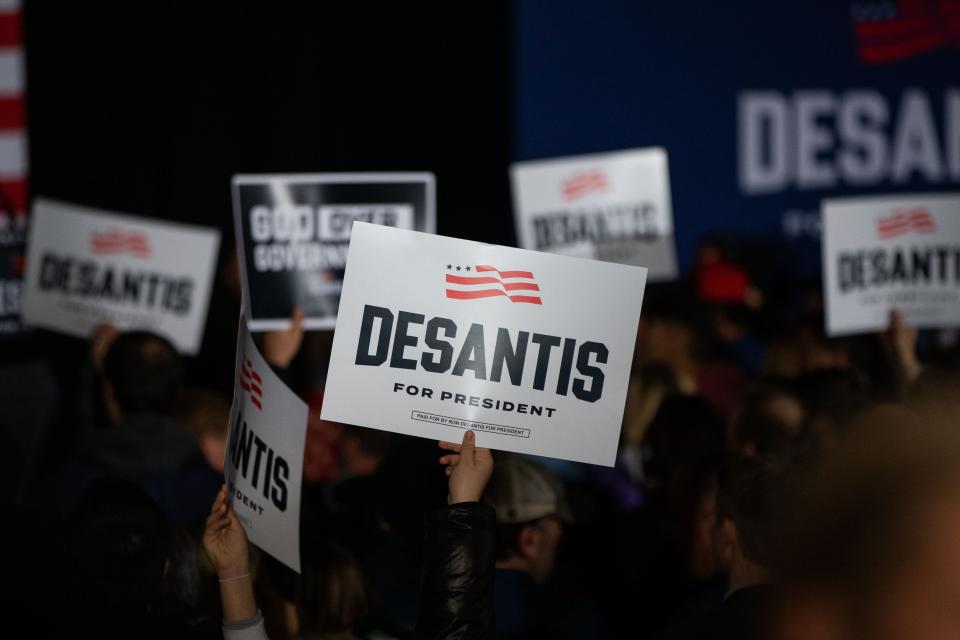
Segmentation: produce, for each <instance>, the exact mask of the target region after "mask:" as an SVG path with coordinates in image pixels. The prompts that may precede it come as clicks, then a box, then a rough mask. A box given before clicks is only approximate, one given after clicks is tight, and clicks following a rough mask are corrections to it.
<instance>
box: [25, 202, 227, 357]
mask: <svg viewBox="0 0 960 640" xmlns="http://www.w3.org/2000/svg"><path fill="white" fill-rule="evenodd" d="M219 245H220V232H219V231H216V230H213V229H204V228H202V227H191V226H187V225H181V224H173V223H169V222H157V221H153V220H147V219H145V218H138V217H134V216H128V215H121V214H117V213H109V212H106V211H100V210H97V209H90V208H87V207H80V206H77V205H73V204H66V203H61V202H54V201H52V200H42V199H41V200H37V201H36V203H35V204H34V208H33V216H32V218H31V225H30V238H29V245H28V250H27V269H26V274H25V276H24V297H23V320H24V322H25V323H26V324H30V325H36V326H40V327H45V328H48V329H53V330H55V331H62V332H63V333H67V334H70V335H74V336H80V337H84V338H86V337H89V336H90V333H91V332H92V331H93V329H94V328H95V327H96V326H97V325H98V324H101V323H110V324H113V325H115V326H116V327H118V328H120V329H144V330H147V331H153V332H154V333H158V334H160V335H162V336H165V337H166V338H168V339H169V340H170V341H171V342H172V343H173V344H174V346H176V347H177V349H178V350H180V351H181V352H183V353H185V354H193V353H196V352H197V350H198V349H199V348H200V342H201V340H202V338H203V326H204V322H205V321H206V317H207V305H208V303H209V302H210V288H211V285H212V282H213V275H214V267H215V265H216V259H217V249H218V247H219Z"/></svg>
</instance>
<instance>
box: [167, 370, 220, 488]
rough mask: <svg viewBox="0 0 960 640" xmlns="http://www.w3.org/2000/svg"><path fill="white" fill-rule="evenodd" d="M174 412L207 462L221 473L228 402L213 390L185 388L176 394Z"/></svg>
mask: <svg viewBox="0 0 960 640" xmlns="http://www.w3.org/2000/svg"><path fill="white" fill-rule="evenodd" d="M175 415H176V417H177V419H178V420H179V421H180V422H181V423H182V424H184V425H185V426H186V427H187V428H188V429H189V430H190V432H191V433H192V434H193V437H194V438H196V440H197V446H198V447H199V448H200V452H201V453H202V454H203V459H204V460H206V462H207V465H208V466H209V467H210V468H211V469H213V470H214V471H216V472H217V473H223V460H224V457H225V455H226V451H227V429H228V427H229V426H230V425H229V422H230V404H229V403H227V401H226V400H224V399H223V397H221V396H220V395H219V394H217V393H215V392H213V391H209V390H206V389H187V390H185V391H184V392H183V393H181V394H180V399H179V401H178V402H177V407H176V411H175Z"/></svg>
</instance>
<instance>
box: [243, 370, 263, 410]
mask: <svg viewBox="0 0 960 640" xmlns="http://www.w3.org/2000/svg"><path fill="white" fill-rule="evenodd" d="M261 384H263V381H262V380H261V379H260V375H259V374H258V373H257V372H256V371H254V370H253V365H252V364H251V363H250V360H249V359H248V358H244V359H243V363H241V365H240V388H241V389H243V390H244V391H246V392H247V393H249V394H250V402H252V403H253V404H254V406H255V407H256V408H257V409H263V390H262V389H261V388H260V385H261Z"/></svg>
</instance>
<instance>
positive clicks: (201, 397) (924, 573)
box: [0, 244, 960, 640]
mask: <svg viewBox="0 0 960 640" xmlns="http://www.w3.org/2000/svg"><path fill="white" fill-rule="evenodd" d="M744 264H745V261H743V260H741V259H740V256H737V255H736V252H735V251H732V250H730V249H729V248H727V247H721V246H720V245H716V244H706V245H704V249H703V250H702V251H701V252H700V255H699V257H698V260H697V263H696V266H695V268H694V269H693V271H692V272H691V273H690V274H688V276H687V277H685V278H684V279H682V280H681V281H679V282H677V283H672V284H669V285H659V286H651V287H649V288H648V290H647V292H646V294H645V300H644V308H643V313H642V315H641V320H640V325H639V328H638V333H637V346H636V351H635V361H634V367H633V372H632V374H631V384H630V389H629V392H628V396H627V400H626V407H625V412H624V420H623V428H622V432H621V444H620V448H619V453H618V457H617V465H616V466H615V467H613V468H606V467H594V466H590V465H583V464H576V463H569V462H563V461H558V460H549V459H539V458H533V457H530V456H520V455H513V454H507V453H503V452H490V451H489V450H487V449H484V448H481V447H478V446H477V437H476V436H475V435H474V434H473V433H472V432H467V433H466V434H465V435H464V437H463V441H462V442H456V443H449V442H448V443H439V447H438V443H436V442H428V441H425V440H421V439H416V438H412V437H407V436H400V435H396V434H391V433H387V432H382V431H375V430H370V429H364V428H361V427H356V426H349V425H342V424H335V423H330V422H326V421H323V420H321V419H320V418H319V408H320V406H321V405H322V403H323V389H324V384H323V383H324V376H325V369H326V359H327V357H328V355H329V349H330V334H329V333H325V332H316V333H305V332H304V330H303V325H302V317H301V316H300V315H299V314H297V313H295V314H294V318H293V323H292V327H291V328H290V329H289V330H286V331H277V332H270V333H266V334H261V335H259V336H258V341H259V342H260V347H261V350H262V352H263V354H264V356H265V358H266V360H267V361H268V362H269V363H270V365H271V366H272V367H273V368H274V369H275V371H276V372H277V373H278V374H279V375H280V376H281V377H282V378H283V379H284V380H285V381H286V382H287V383H288V384H289V385H290V386H291V388H293V389H294V390H296V391H297V392H298V393H299V394H300V395H301V396H302V397H303V398H304V399H305V400H306V401H307V403H308V405H309V406H310V410H311V412H310V422H309V425H308V431H307V443H306V453H305V459H304V478H303V482H304V491H303V501H302V507H301V536H300V539H301V557H302V571H301V573H299V574H297V573H295V572H293V571H292V570H290V569H289V568H287V567H285V566H284V565H282V564H281V563H279V562H278V561H276V560H274V559H273V558H271V557H270V556H269V555H267V554H265V553H263V552H262V551H260V550H258V549H257V548H256V547H255V546H253V545H251V544H249V543H248V540H247V537H246V534H245V532H244V529H243V527H242V525H241V524H240V522H239V521H238V519H237V517H236V515H235V514H234V512H233V510H232V508H231V506H230V502H229V500H227V499H226V496H225V490H224V488H223V482H224V480H223V457H224V450H225V440H226V432H227V423H228V416H229V411H230V399H231V398H230V394H231V392H232V388H233V380H232V376H233V369H232V366H233V362H234V359H233V349H234V347H235V340H236V334H237V332H236V327H237V325H236V319H237V315H236V311H237V306H238V302H239V296H238V294H237V293H236V292H237V290H238V288H237V286H236V284H237V281H236V276H235V265H233V266H231V264H230V261H229V260H228V261H227V263H226V266H225V268H224V270H223V271H222V273H221V278H220V285H219V290H218V292H217V293H215V295H214V302H213V307H212V308H211V313H210V319H209V322H208V328H207V334H206V335H207V337H206V339H205V343H204V351H203V352H201V356H200V357H199V358H185V357H183V356H182V355H181V354H178V353H177V352H176V350H175V349H174V348H173V347H172V346H171V345H170V343H169V342H168V341H167V340H165V339H164V338H163V337H161V336H158V335H154V334H152V333H149V332H144V331H124V332H121V331H117V330H116V329H115V328H113V327H109V326H102V327H100V328H98V329H97V331H96V332H94V334H93V335H92V336H90V339H89V341H86V342H82V343H81V341H76V340H73V339H70V338H66V337H63V336H57V335H54V334H51V333H41V332H36V333H34V334H33V335H32V336H30V337H28V338H24V339H21V340H20V341H19V342H17V343H13V342H11V343H10V344H9V345H8V348H6V349H5V358H4V363H3V366H2V367H0V379H2V380H3V382H4V384H3V385H0V397H2V398H3V400H2V402H3V408H4V412H3V413H4V418H3V420H2V421H0V426H2V429H0V438H2V442H0V452H2V463H0V473H2V486H3V487H4V493H3V497H2V505H3V509H2V512H3V522H4V524H3V527H2V530H3V536H4V546H3V548H4V550H5V551H6V556H7V562H6V565H7V570H5V571H4V572H3V576H4V577H5V578H6V583H7V587H8V588H7V590H6V595H5V597H4V600H5V601H6V602H5V604H6V605H7V606H8V607H9V608H10V613H9V614H8V616H7V621H8V623H7V626H8V627H10V628H18V629H20V630H21V631H20V632H19V633H22V634H24V635H30V636H38V635H39V636H46V635H54V634H56V635H61V634H63V635H69V636H79V637H96V638H152V637H168V638H174V637H175V638H217V637H224V638H227V639H228V640H245V639H248V638H250V639H253V638H259V639H262V638H266V637H269V638H272V639H273V640H282V639H284V638H291V639H292V638H368V639H389V638H395V639H400V640H402V639H405V638H504V639H509V638H614V637H615V638H624V637H629V638H638V639H644V638H651V639H664V640H666V639H681V638H738V639H742V640H746V639H750V638H773V639H780V638H782V639H788V638H790V639H792V638H796V639H799V640H806V639H808V638H810V639H813V638H817V639H820V638H822V639H827V640H833V639H836V640H848V639H849V640H854V639H860V638H871V639H878V640H884V639H889V640H900V639H906V638H911V639H920V640H939V639H947V638H957V637H960V482H958V481H960V428H958V424H957V415H960V412H958V413H954V411H956V410H960V334H958V332H957V331H951V330H947V329H944V330H937V331H934V330H927V331H923V332H919V331H917V330H916V329H914V328H912V327H911V326H910V325H909V324H908V323H907V322H906V321H905V320H904V318H903V317H902V316H901V315H900V314H899V313H898V312H896V311H894V312H893V313H892V314H891V318H890V323H889V329H888V330H887V331H886V332H884V333H882V334H879V335H862V336H853V337H849V338H843V339H839V338H828V337H827V336H826V335H825V334H824V332H823V320H822V308H821V295H820V293H819V291H818V290H817V288H816V287H806V286H803V285H802V283H791V284H790V285H789V286H787V285H786V284H784V283H777V284H776V285H771V284H770V283H768V282H764V281H763V280H764V279H763V277H760V276H762V274H756V273H752V272H751V271H750V269H749V268H747V267H745V266H744ZM584 428H589V425H584ZM480 439H481V440H482V435H481V436H480Z"/></svg>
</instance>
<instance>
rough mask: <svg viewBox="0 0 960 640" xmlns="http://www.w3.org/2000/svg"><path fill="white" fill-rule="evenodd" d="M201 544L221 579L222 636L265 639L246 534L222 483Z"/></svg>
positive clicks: (233, 639) (255, 639) (252, 639)
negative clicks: (251, 572) (251, 574)
mask: <svg viewBox="0 0 960 640" xmlns="http://www.w3.org/2000/svg"><path fill="white" fill-rule="evenodd" d="M203 547H204V549H206V551H207V555H208V556H209V557H210V561H211V562H212V563H213V567H214V568H215V569H216V571H217V577H218V578H219V580H220V601H221V603H222V605H223V634H224V638H225V640H266V639H267V634H266V631H265V630H264V628H263V616H261V615H260V612H259V611H258V610H257V603H256V600H255V599H254V596H253V579H252V578H251V576H250V554H249V544H248V542H247V534H246V532H245V531H244V530H243V525H242V524H240V520H239V519H238V518H237V514H236V513H235V512H234V511H233V508H232V507H231V506H230V503H229V502H228V501H227V488H226V486H224V487H221V489H220V493H218V494H217V497H216V499H215V500H214V501H213V507H212V508H211V509H210V517H209V518H207V525H206V528H205V529H204V531H203Z"/></svg>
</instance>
